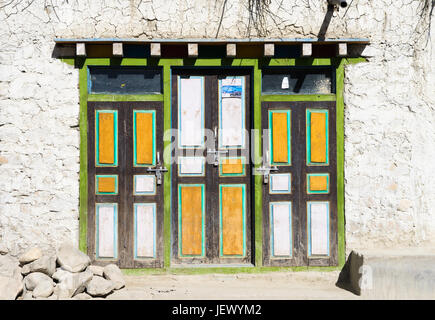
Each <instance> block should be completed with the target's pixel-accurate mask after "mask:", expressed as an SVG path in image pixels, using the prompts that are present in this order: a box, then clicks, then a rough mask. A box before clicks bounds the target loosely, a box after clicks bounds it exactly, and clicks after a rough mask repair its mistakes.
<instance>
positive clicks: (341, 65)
mask: <svg viewBox="0 0 435 320" xmlns="http://www.w3.org/2000/svg"><path fill="white" fill-rule="evenodd" d="M62 61H63V62H65V63H67V64H70V65H73V66H75V67H76V68H78V69H79V90H80V205H79V211H80V215H79V221H80V222H79V226H80V228H79V249H80V250H81V251H83V252H85V253H86V252H87V247H88V245H87V241H88V239H87V203H88V172H87V162H88V152H87V150H88V148H87V147H88V146H87V141H88V139H87V138H88V136H87V102H88V101H163V108H164V131H166V130H168V129H170V128H171V68H172V67H176V66H189V67H192V66H201V67H241V66H244V67H252V68H253V78H254V89H253V97H254V99H253V115H254V129H255V130H258V132H261V101H336V108H337V221H338V228H337V232H338V266H332V267H308V266H302V267H263V266H262V255H263V250H262V248H263V234H262V225H263V218H262V205H263V203H262V177H261V176H258V175H256V176H255V177H254V190H255V191H254V195H255V199H254V202H253V204H254V220H255V230H254V234H255V252H254V255H255V266H254V267H217V268H215V267H210V268H194V267H192V268H171V267H170V259H171V166H170V155H169V157H168V156H167V155H164V157H163V160H164V165H165V166H166V167H167V168H168V172H167V174H165V175H164V181H165V184H164V206H165V208H164V219H163V221H164V268H161V269H152V268H150V269H124V270H123V271H124V273H125V274H161V273H173V274H203V273H242V272H244V273H257V272H270V271H300V270H318V271H329V270H339V269H341V268H342V267H343V265H344V263H345V258H346V257H345V226H344V100H343V88H344V69H345V66H346V65H347V64H355V63H359V62H365V61H366V60H365V59H364V58H323V59H312V58H299V59H269V58H261V59H256V58H255V59H230V58H224V59H194V58H186V59H164V58H161V59H157V58H149V59H147V58H140V59H136V58H87V59H83V58H76V59H62ZM97 65H98V66H111V65H112V66H119V65H121V66H161V67H162V68H163V94H157V95H156V94H152V95H106V94H88V72H87V67H88V66H97ZM269 66H281V67H288V66H334V67H335V68H336V93H335V94H324V95H323V94H322V95H319V94H314V95H261V70H262V68H263V67H269ZM164 140H165V141H164V148H165V149H166V147H168V146H169V144H170V139H165V138H164ZM261 143H262V141H261V137H260V136H259V135H255V136H254V146H255V149H254V152H255V155H256V157H260V158H261V156H262V148H261ZM259 165H260V164H259V163H255V167H259Z"/></svg>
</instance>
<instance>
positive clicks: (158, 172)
mask: <svg viewBox="0 0 435 320" xmlns="http://www.w3.org/2000/svg"><path fill="white" fill-rule="evenodd" d="M147 172H154V173H155V175H156V180H157V181H156V183H157V184H158V185H159V184H162V176H163V175H162V172H168V169H166V168H165V167H163V166H162V165H161V163H160V153H159V152H157V165H156V166H155V167H154V168H147Z"/></svg>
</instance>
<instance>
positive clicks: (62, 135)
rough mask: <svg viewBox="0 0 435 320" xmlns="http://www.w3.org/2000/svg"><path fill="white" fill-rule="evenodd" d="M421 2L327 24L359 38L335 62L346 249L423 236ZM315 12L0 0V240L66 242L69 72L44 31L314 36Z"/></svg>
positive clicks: (427, 175)
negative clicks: (357, 51) (351, 59)
mask: <svg viewBox="0 0 435 320" xmlns="http://www.w3.org/2000/svg"><path fill="white" fill-rule="evenodd" d="M429 2H430V1H429ZM349 3H350V2H349ZM424 3H425V1H424V0H373V1H369V0H353V1H352V2H351V5H350V6H349V7H348V8H347V9H340V10H339V11H338V12H335V13H334V15H333V17H332V19H331V23H330V25H329V28H328V30H327V33H326V37H329V38H337V37H343V38H357V37H366V38H369V39H370V41H371V44H370V45H369V46H368V47H367V48H366V49H365V50H364V52H363V56H366V57H367V58H368V62H366V63H361V64H357V65H352V66H348V67H346V74H345V93H344V96H345V183H346V185H345V214H346V240H347V248H348V250H349V249H354V248H380V247H402V246H403V247H409V246H432V247H433V246H435V209H434V207H435V188H434V181H435V161H434V159H435V128H434V127H435V125H434V124H435V107H434V105H435V90H434V83H435V71H434V67H433V66H434V65H435V53H434V49H435V45H434V38H433V35H434V34H435V29H434V26H433V24H430V23H429V22H430V21H432V22H434V19H433V15H432V17H430V7H429V8H426V9H425V8H424ZM325 14H326V1H322V0H298V1H296V0H287V1H284V0H276V1H269V0H265V1H255V0H238V1H225V0H178V1H165V0H150V1H145V0H130V1H127V0H99V1H91V0H89V1H84V0H0V21H1V22H2V23H0V43H1V46H0V143H1V145H0V175H1V177H2V179H0V239H1V240H0V241H2V242H4V244H5V245H6V246H7V247H9V249H10V250H11V251H12V252H13V253H15V254H17V253H19V252H21V251H23V250H24V249H25V248H26V247H28V246H29V245H32V244H38V245H40V246H42V247H44V248H45V247H46V248H48V247H51V246H52V245H53V244H58V243H60V242H62V241H64V240H70V241H73V242H75V243H76V244H77V242H78V225H79V223H78V202H79V128H78V122H79V116H78V114H79V93H78V89H77V87H78V71H77V70H76V69H74V68H73V67H71V66H68V65H66V64H63V63H62V62H61V61H60V60H56V59H54V58H52V51H53V47H54V42H53V39H54V38H105V37H107V38H109V37H110V38H115V37H118V38H138V39H151V38H180V39H181V38H246V37H270V38H278V37H283V38H316V37H318V36H319V31H320V30H321V26H322V23H323V21H324V17H325ZM430 32H431V33H430ZM431 35H432V36H431Z"/></svg>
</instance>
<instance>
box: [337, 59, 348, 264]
mask: <svg viewBox="0 0 435 320" xmlns="http://www.w3.org/2000/svg"><path fill="white" fill-rule="evenodd" d="M345 64H346V62H345V61H344V60H342V61H340V64H339V65H338V67H337V70H336V76H335V83H336V92H337V102H336V115H335V117H336V139H337V237H338V239H337V242H338V243H337V247H338V266H339V267H343V266H344V264H345V263H346V232H345V218H344V97H343V90H344V65H345Z"/></svg>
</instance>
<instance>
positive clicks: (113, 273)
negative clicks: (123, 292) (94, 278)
mask: <svg viewBox="0 0 435 320" xmlns="http://www.w3.org/2000/svg"><path fill="white" fill-rule="evenodd" d="M104 277H105V278H106V279H108V280H110V281H112V282H113V284H114V285H115V289H116V290H118V289H121V288H122V287H124V286H125V280H124V276H123V275H122V272H121V269H119V268H118V266H117V265H115V264H108V265H107V266H105V267H104Z"/></svg>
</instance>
